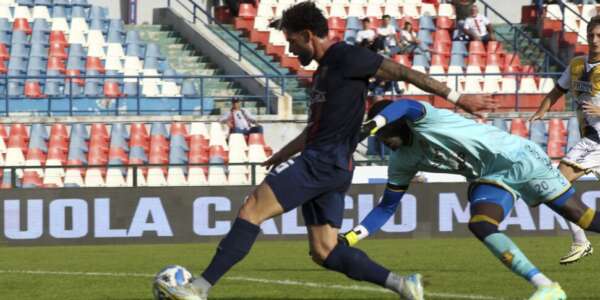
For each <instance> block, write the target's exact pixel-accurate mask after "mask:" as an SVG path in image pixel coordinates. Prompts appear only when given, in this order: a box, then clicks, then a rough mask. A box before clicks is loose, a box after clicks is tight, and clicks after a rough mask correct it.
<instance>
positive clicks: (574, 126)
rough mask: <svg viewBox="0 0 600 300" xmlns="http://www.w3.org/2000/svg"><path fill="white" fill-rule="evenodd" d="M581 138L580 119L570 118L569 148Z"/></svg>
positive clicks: (568, 130)
mask: <svg viewBox="0 0 600 300" xmlns="http://www.w3.org/2000/svg"><path fill="white" fill-rule="evenodd" d="M580 139H581V133H580V132H579V121H578V120H577V117H571V118H569V121H567V150H569V149H571V148H572V147H573V146H575V144H577V142H579V140H580Z"/></svg>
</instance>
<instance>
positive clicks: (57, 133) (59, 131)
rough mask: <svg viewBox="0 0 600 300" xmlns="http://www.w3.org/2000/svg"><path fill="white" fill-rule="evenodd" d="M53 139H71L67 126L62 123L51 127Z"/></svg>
mask: <svg viewBox="0 0 600 300" xmlns="http://www.w3.org/2000/svg"><path fill="white" fill-rule="evenodd" d="M52 137H61V138H62V137H64V138H68V137H69V131H68V130H67V126H66V125H65V124H62V123H54V124H52V126H51V127H50V138H52Z"/></svg>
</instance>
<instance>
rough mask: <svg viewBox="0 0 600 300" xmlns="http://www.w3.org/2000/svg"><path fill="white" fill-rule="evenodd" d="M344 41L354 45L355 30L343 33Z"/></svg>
mask: <svg viewBox="0 0 600 300" xmlns="http://www.w3.org/2000/svg"><path fill="white" fill-rule="evenodd" d="M344 41H346V43H348V44H352V45H354V43H356V31H355V30H346V31H345V32H344Z"/></svg>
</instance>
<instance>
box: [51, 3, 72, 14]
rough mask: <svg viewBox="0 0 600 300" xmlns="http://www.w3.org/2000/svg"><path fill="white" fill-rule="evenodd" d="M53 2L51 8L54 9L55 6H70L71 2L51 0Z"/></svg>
mask: <svg viewBox="0 0 600 300" xmlns="http://www.w3.org/2000/svg"><path fill="white" fill-rule="evenodd" d="M53 4H54V7H53V9H56V8H57V7H63V6H71V3H70V1H69V0H53ZM63 17H64V16H63Z"/></svg>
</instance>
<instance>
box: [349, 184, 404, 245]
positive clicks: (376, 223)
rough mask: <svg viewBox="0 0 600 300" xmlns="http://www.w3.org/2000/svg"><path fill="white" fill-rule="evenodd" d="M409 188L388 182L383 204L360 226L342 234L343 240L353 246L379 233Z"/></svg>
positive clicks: (374, 209) (370, 213) (372, 211)
mask: <svg viewBox="0 0 600 300" xmlns="http://www.w3.org/2000/svg"><path fill="white" fill-rule="evenodd" d="M407 188H408V186H397V185H393V184H391V183H389V182H388V184H387V187H386V189H385V192H384V193H383V199H382V200H381V202H380V203H379V204H378V205H377V206H376V207H375V208H373V210H371V212H369V214H368V215H367V216H366V217H365V218H364V219H363V220H362V222H360V225H358V226H356V227H354V229H352V230H351V231H349V232H346V233H344V234H342V235H341V237H340V238H341V240H342V241H343V242H345V243H347V244H348V245H350V246H353V245H355V244H356V243H358V241H360V240H362V239H364V238H366V237H367V236H369V235H371V234H373V233H375V232H377V231H378V230H379V229H380V228H381V226H383V225H384V224H385V223H386V222H387V221H388V220H389V219H390V218H391V217H392V216H393V215H394V213H395V212H396V208H398V204H399V203H400V199H402V196H403V195H404V192H405V191H406V189H407Z"/></svg>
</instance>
